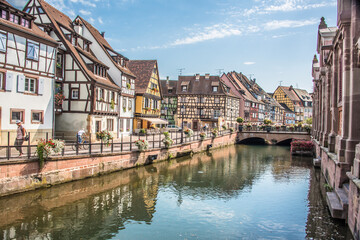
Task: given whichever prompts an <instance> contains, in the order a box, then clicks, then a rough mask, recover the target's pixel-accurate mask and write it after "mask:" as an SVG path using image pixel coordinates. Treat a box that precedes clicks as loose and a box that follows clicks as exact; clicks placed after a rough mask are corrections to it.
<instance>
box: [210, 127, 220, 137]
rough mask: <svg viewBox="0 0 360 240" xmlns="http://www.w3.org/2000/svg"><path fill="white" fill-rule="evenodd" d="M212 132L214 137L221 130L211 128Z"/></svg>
mask: <svg viewBox="0 0 360 240" xmlns="http://www.w3.org/2000/svg"><path fill="white" fill-rule="evenodd" d="M211 134H212V135H213V137H217V136H218V134H219V130H218V129H217V128H213V129H212V130H211Z"/></svg>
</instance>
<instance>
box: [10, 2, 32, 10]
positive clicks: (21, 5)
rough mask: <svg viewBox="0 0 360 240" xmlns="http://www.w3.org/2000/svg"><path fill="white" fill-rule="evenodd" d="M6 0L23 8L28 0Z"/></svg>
mask: <svg viewBox="0 0 360 240" xmlns="http://www.w3.org/2000/svg"><path fill="white" fill-rule="evenodd" d="M8 2H9V3H10V4H11V5H13V6H14V7H17V8H19V9H23V8H24V6H25V5H26V3H27V2H28V0H8Z"/></svg>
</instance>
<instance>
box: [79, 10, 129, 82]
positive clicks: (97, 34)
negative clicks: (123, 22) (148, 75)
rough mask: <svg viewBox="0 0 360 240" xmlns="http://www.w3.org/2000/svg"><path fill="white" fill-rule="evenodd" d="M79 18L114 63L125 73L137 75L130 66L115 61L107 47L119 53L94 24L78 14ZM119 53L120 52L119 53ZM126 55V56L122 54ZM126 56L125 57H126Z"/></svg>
mask: <svg viewBox="0 0 360 240" xmlns="http://www.w3.org/2000/svg"><path fill="white" fill-rule="evenodd" d="M77 18H79V19H80V20H81V22H82V23H83V24H84V25H85V27H86V28H87V29H88V30H89V31H90V33H91V34H92V35H93V37H94V38H95V39H96V41H97V42H98V43H99V44H100V46H101V47H102V48H103V50H104V51H105V53H106V54H107V55H108V56H109V58H110V59H111V61H112V62H113V63H114V65H115V66H116V67H117V68H118V69H119V70H120V71H121V72H123V73H125V74H127V75H130V76H132V77H135V74H133V73H132V72H131V71H130V69H129V68H128V67H126V66H125V67H123V66H121V65H120V64H118V63H117V62H115V61H114V59H113V58H112V57H111V56H110V54H109V53H108V51H107V49H109V50H111V51H112V52H114V53H117V52H116V51H115V50H114V49H113V48H112V47H111V46H110V44H109V43H108V42H107V41H106V39H105V38H104V37H103V36H102V35H101V34H100V32H99V31H98V30H97V29H96V28H95V27H94V26H92V25H91V24H90V23H89V22H87V21H86V20H85V19H83V18H82V17H80V16H78V17H77ZM117 54H118V53H117ZM119 55H120V56H122V55H121V54H119ZM122 57H124V56H122ZM124 58H125V57H124ZM125 59H126V60H128V59H127V58H125Z"/></svg>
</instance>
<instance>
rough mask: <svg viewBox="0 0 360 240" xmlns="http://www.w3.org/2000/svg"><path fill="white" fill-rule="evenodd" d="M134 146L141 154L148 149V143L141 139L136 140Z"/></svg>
mask: <svg viewBox="0 0 360 240" xmlns="http://www.w3.org/2000/svg"><path fill="white" fill-rule="evenodd" d="M135 145H136V146H137V147H138V149H139V151H140V152H142V151H144V150H146V149H148V148H149V143H148V141H146V140H142V139H139V140H136V141H135Z"/></svg>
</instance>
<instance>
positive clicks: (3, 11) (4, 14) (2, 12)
mask: <svg viewBox="0 0 360 240" xmlns="http://www.w3.org/2000/svg"><path fill="white" fill-rule="evenodd" d="M1 18H3V19H6V18H7V11H5V10H1Z"/></svg>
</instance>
